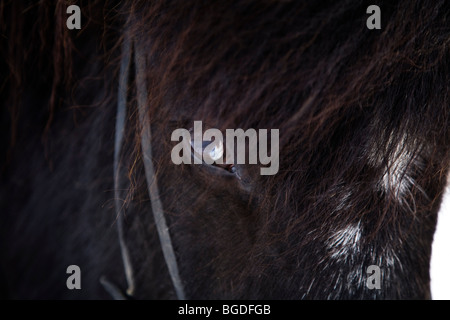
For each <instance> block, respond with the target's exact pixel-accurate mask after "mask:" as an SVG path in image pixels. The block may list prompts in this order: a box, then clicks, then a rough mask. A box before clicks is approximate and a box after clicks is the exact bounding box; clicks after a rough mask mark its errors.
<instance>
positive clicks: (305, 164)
mask: <svg viewBox="0 0 450 320" xmlns="http://www.w3.org/2000/svg"><path fill="white" fill-rule="evenodd" d="M30 3H33V4H30ZM370 4H371V3H367V2H364V1H268V0H267V1H250V0H242V1H152V2H150V1H149V2H147V1H126V2H125V3H124V4H123V5H122V6H120V7H115V6H113V5H112V3H109V2H108V1H107V2H100V1H89V2H86V3H84V2H82V3H81V4H80V7H81V8H82V11H83V23H82V24H83V27H82V30H81V31H69V30H67V29H66V28H65V17H66V16H67V15H66V14H65V8H66V5H67V4H66V2H64V1H58V2H56V4H53V3H52V2H46V1H40V2H36V3H34V2H28V1H6V2H5V3H2V4H1V5H0V11H1V13H2V14H3V16H2V17H5V18H2V21H3V23H1V28H2V29H1V30H2V38H1V40H0V45H1V46H2V48H7V50H3V49H2V50H1V55H2V62H0V63H1V64H0V70H1V71H2V73H1V78H0V80H1V83H0V98H1V99H0V103H1V105H2V116H3V118H2V124H4V125H2V135H3V137H4V138H3V141H2V145H1V147H2V154H4V170H3V173H2V177H1V179H2V180H1V182H2V183H1V192H2V193H1V198H0V200H1V202H0V204H1V210H2V215H3V216H4V217H2V224H1V225H0V226H1V229H0V230H1V236H0V240H1V242H0V245H1V246H2V248H3V249H4V250H1V251H0V252H1V259H0V267H1V268H2V269H3V270H4V271H3V274H4V278H5V279H6V280H5V281H4V282H5V283H6V287H7V290H6V289H5V292H6V293H5V294H6V295H7V296H8V297H12V298H15V297H54V298H67V297H69V298H78V297H89V298H98V297H103V298H105V297H107V295H106V294H105V293H104V292H103V291H102V290H103V288H102V287H101V286H100V284H99V282H98V279H99V277H100V276H101V275H102V274H108V275H109V276H110V277H111V278H113V279H117V280H116V281H117V282H119V285H120V286H122V287H124V286H125V284H124V282H123V270H122V268H121V257H120V254H119V251H118V246H117V238H116V234H115V229H114V226H113V225H114V222H115V216H114V210H113V206H112V203H113V202H112V201H111V200H112V199H113V196H112V194H113V193H112V189H113V188H114V187H113V184H112V176H113V172H112V154H113V143H112V141H113V135H114V117H115V110H116V92H117V85H118V73H119V71H118V70H119V69H118V66H119V63H120V55H121V52H120V44H121V42H122V40H123V36H124V31H125V29H127V30H128V31H129V32H130V34H131V35H132V38H133V39H134V40H135V41H139V43H140V45H141V46H142V47H143V48H145V53H146V60H147V70H145V73H146V75H147V81H148V96H149V99H148V112H149V121H150V122H151V126H152V132H153V137H154V138H153V141H152V147H153V149H154V153H155V157H154V160H153V161H154V164H155V166H156V168H157V173H158V181H159V187H160V193H161V198H162V201H163V205H164V209H165V213H166V216H167V219H168V220H169V223H170V226H171V227H170V231H171V235H172V238H173V242H174V245H175V250H176V253H177V258H178V263H179V267H180V272H181V278H182V280H183V282H184V286H185V290H186V293H187V296H188V298H278V299H298V298H303V299H350V298H356V299H365V298H430V290H429V271H428V269H429V259H430V252H431V242H432V238H433V233H434V228H435V223H436V212H437V210H438V208H439V203H440V199H441V196H442V191H443V187H444V184H445V181H446V175H447V172H448V169H449V163H450V161H449V157H450V153H449V150H450V148H449V145H450V130H449V128H450V108H449V81H448V74H449V73H450V70H449V61H450V52H449V48H450V30H449V18H450V17H449V14H450V8H449V4H448V2H447V1H403V2H401V3H399V4H393V3H392V1H391V2H389V1H379V3H378V5H379V6H380V8H381V11H382V29H381V30H368V29H367V28H366V25H365V23H366V19H367V17H368V15H367V14H366V13H365V12H366V8H367V6H368V5H370ZM0 16H1V15H0ZM129 96H130V103H129V106H128V119H127V134H126V135H127V136H126V138H127V140H126V141H127V143H126V148H125V150H124V151H123V152H122V162H123V163H124V164H125V166H126V168H127V170H124V171H123V177H124V189H125V190H124V191H123V200H124V205H125V207H126V208H127V215H126V222H127V224H126V225H127V230H126V238H127V243H128V244H129V246H130V247H131V248H132V249H131V251H132V252H131V254H132V259H133V265H134V267H135V272H136V278H137V286H138V288H137V293H136V298H167V297H173V293H172V288H171V284H170V282H169V281H168V275H167V271H166V270H165V266H164V262H163V259H162V257H161V253H160V249H159V244H158V240H157V238H156V236H155V230H154V228H153V222H152V219H151V214H150V210H151V209H150V206H149V199H148V196H147V194H146V181H145V175H144V174H143V165H142V160H141V157H142V155H141V147H140V139H139V138H140V126H139V122H138V121H137V115H136V112H137V111H136V106H135V101H134V97H135V83H134V79H132V81H130V90H129ZM194 120H202V121H203V122H204V123H207V124H208V125H209V126H211V127H215V128H220V129H225V128H243V129H247V128H256V129H258V128H277V129H279V130H280V170H279V172H278V173H277V174H276V175H274V176H260V175H259V169H258V168H256V167H255V166H251V165H237V166H236V168H237V170H238V173H239V174H240V175H241V176H242V177H243V180H242V181H239V180H238V179H236V177H235V176H233V175H232V174H229V173H227V172H225V171H223V170H222V169H220V168H216V167H209V166H205V165H201V166H194V165H192V166H189V165H182V166H175V165H174V164H173V163H172V162H171V160H170V150H171V148H172V147H173V145H174V143H173V142H171V141H170V134H171V132H172V130H174V129H175V128H178V127H181V126H183V127H187V128H189V126H192V125H193V121H194ZM5 137H8V139H5ZM399 166H400V167H399ZM44 221H45V222H44ZM42 224H44V226H45V227H43V226H42ZM356 226H358V230H359V238H358V239H357V241H356V239H353V240H354V241H353V240H352V238H350V240H352V241H350V240H349V241H350V242H345V243H342V241H339V236H338V235H340V233H339V232H342V230H348V228H349V227H356ZM55 242H56V243H58V244H61V246H62V248H61V247H60V248H56V247H55V245H54V243H55ZM337 253H339V254H337ZM29 261H31V262H29ZM70 264H79V265H80V267H81V268H82V270H89V271H88V275H87V278H88V279H87V280H85V281H86V282H87V284H86V287H87V288H86V289H83V290H82V291H81V292H68V290H66V289H65V288H59V287H58V283H59V282H60V281H61V280H60V278H64V276H65V273H64V272H65V271H64V270H65V269H64V268H65V266H67V265H70ZM369 265H379V266H380V267H381V270H382V289H380V290H369V289H368V288H367V287H366V285H365V283H366V278H367V274H366V268H367V267H368V266H369ZM58 281H59V282H58ZM62 283H63V284H64V283H65V281H63V282H62ZM56 288H58V289H56Z"/></svg>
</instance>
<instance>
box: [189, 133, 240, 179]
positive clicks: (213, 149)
mask: <svg viewBox="0 0 450 320" xmlns="http://www.w3.org/2000/svg"><path fill="white" fill-rule="evenodd" d="M191 148H192V151H193V152H192V153H193V156H194V157H196V158H197V159H201V160H202V162H203V163H205V164H207V165H211V166H214V167H218V168H222V169H224V170H226V171H228V172H231V173H235V171H236V168H235V167H234V165H233V164H224V163H223V162H224V151H225V150H224V142H223V141H222V140H211V141H202V145H201V147H200V146H199V147H197V148H196V146H195V144H194V140H193V139H192V140H191Z"/></svg>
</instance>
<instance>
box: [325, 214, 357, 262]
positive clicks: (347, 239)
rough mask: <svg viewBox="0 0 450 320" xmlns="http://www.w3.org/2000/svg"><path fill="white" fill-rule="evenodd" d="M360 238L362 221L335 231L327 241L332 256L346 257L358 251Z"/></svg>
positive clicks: (335, 257) (336, 257)
mask: <svg viewBox="0 0 450 320" xmlns="http://www.w3.org/2000/svg"><path fill="white" fill-rule="evenodd" d="M360 239H361V226H360V223H358V224H355V225H349V226H347V227H346V228H344V229H341V230H338V231H335V232H334V233H333V235H332V236H331V237H330V239H329V241H328V243H327V245H328V248H329V249H330V250H331V252H332V253H331V257H332V258H334V259H338V258H345V257H347V256H348V255H349V254H352V253H354V252H357V251H358V248H359V241H360Z"/></svg>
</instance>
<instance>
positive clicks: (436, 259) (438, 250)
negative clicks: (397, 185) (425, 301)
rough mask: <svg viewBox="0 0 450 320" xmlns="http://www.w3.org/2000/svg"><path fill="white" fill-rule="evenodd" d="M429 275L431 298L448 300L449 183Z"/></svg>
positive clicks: (449, 250) (449, 289) (439, 218)
mask: <svg viewBox="0 0 450 320" xmlns="http://www.w3.org/2000/svg"><path fill="white" fill-rule="evenodd" d="M449 180H450V179H449ZM449 182H450V181H449ZM430 275H431V295H432V298H433V299H435V300H444V299H445V300H450V183H449V184H448V185H447V190H446V193H445V195H444V199H443V202H442V204H441V208H440V211H439V215H438V224H437V229H436V233H435V234H434V241H433V252H432V256H431V269H430Z"/></svg>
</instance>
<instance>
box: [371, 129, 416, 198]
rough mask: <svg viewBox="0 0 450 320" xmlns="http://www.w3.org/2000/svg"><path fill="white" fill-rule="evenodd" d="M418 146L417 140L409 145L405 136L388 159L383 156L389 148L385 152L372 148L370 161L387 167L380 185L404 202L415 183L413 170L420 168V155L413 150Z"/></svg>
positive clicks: (384, 190)
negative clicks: (412, 174) (412, 175)
mask: <svg viewBox="0 0 450 320" xmlns="http://www.w3.org/2000/svg"><path fill="white" fill-rule="evenodd" d="M417 146H418V142H417V141H412V142H411V141H410V142H409V145H408V142H407V141H406V137H403V138H402V139H401V140H400V142H399V143H398V144H397V145H396V146H395V147H394V150H392V152H391V154H390V155H389V157H388V158H387V159H384V158H383V157H384V156H385V153H386V152H387V150H386V151H384V152H383V150H375V149H372V151H371V152H370V154H369V162H370V163H372V164H373V165H375V166H377V167H379V166H380V165H383V166H384V167H385V171H384V173H383V174H382V176H381V177H380V180H379V182H378V187H379V188H380V189H381V190H382V191H383V192H385V193H386V194H390V195H393V198H394V199H396V200H397V201H399V202H403V199H404V198H405V196H406V195H407V194H408V193H409V192H411V187H412V186H413V185H414V184H415V181H414V179H413V178H412V177H411V172H412V171H413V170H414V169H419V168H420V161H419V157H418V155H417V154H415V153H414V151H413V150H415V149H417ZM386 149H387V147H386ZM378 153H380V154H378Z"/></svg>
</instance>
